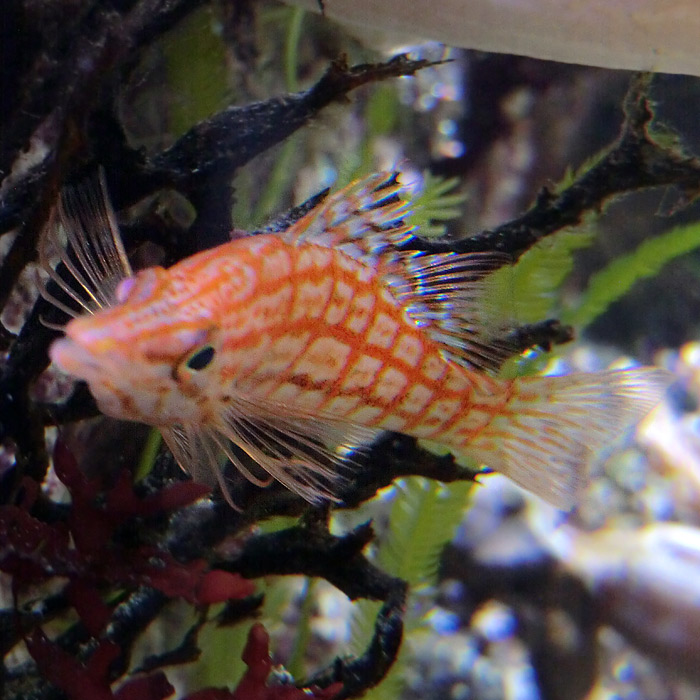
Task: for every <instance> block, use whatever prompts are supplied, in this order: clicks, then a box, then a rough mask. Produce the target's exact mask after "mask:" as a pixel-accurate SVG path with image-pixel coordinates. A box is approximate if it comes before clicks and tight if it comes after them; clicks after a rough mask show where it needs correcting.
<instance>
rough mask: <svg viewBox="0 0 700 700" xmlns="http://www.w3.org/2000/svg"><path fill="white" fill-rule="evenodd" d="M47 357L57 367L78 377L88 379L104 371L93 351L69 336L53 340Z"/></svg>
mask: <svg viewBox="0 0 700 700" xmlns="http://www.w3.org/2000/svg"><path fill="white" fill-rule="evenodd" d="M49 357H50V358H51V361H52V362H53V363H54V364H55V365H56V366H57V367H59V368H60V369H62V370H63V371H64V372H67V373H68V374H70V375H72V376H74V377H77V378H78V379H84V380H86V381H89V380H90V379H91V378H93V377H95V376H96V375H99V374H100V373H102V372H104V367H103V366H102V365H101V364H100V363H99V362H98V361H97V359H96V357H95V356H94V355H93V353H92V352H90V351H89V350H88V349H87V348H85V347H83V346H82V345H79V344H78V343H76V342H75V341H74V340H71V339H70V338H59V339H58V340H54V342H53V343H52V344H51V347H50V348H49Z"/></svg>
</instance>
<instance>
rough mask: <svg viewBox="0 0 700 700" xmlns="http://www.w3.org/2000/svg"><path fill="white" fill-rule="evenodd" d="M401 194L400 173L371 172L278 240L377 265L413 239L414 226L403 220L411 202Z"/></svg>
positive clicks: (320, 206)
mask: <svg viewBox="0 0 700 700" xmlns="http://www.w3.org/2000/svg"><path fill="white" fill-rule="evenodd" d="M405 190H406V188H405V186H404V185H401V184H400V183H399V181H398V173H391V172H379V173H375V174H374V175H370V176H369V177H367V178H365V179H364V180H358V181H356V182H353V183H352V184H350V185H348V186H347V187H345V188H343V189H342V190H339V191H338V192H336V193H334V194H333V195H331V196H330V197H329V198H328V199H327V200H326V201H325V202H323V203H322V204H321V205H319V206H318V207H315V208H314V209H312V210H311V211H310V212H309V213H308V214H306V216H303V217H302V218H301V219H299V220H298V221H296V222H295V223H294V224H293V225H292V226H290V227H289V228H288V229H287V230H286V231H284V232H283V233H281V234H280V236H281V238H283V239H284V240H285V241H287V242H288V243H293V244H294V245H300V244H303V243H311V244H315V245H322V246H325V247H328V248H337V249H339V250H342V251H343V252H344V253H346V254H347V255H349V256H351V257H353V258H355V259H358V260H362V261H364V262H367V263H368V264H376V262H377V260H378V258H379V257H380V256H381V255H382V254H385V253H387V252H391V251H392V250H393V249H395V248H397V247H398V246H400V245H401V244H402V243H405V242H406V241H408V240H409V239H410V238H411V237H412V235H413V227H412V226H408V225H407V224H406V223H405V222H404V219H405V218H406V216H407V215H408V214H409V212H410V209H411V203H410V202H409V201H408V200H407V199H402V198H401V197H400V194H401V193H402V192H405Z"/></svg>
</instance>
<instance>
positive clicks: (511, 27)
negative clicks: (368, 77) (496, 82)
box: [288, 0, 700, 75]
mask: <svg viewBox="0 0 700 700" xmlns="http://www.w3.org/2000/svg"><path fill="white" fill-rule="evenodd" d="M288 1H289V2H293V3H294V4H297V5H300V6H302V7H305V8H307V9H310V10H316V11H318V10H319V4H318V2H317V0H288ZM324 6H325V12H326V15H327V16H328V17H330V18H333V19H336V20H339V21H342V22H345V23H347V24H350V25H355V26H360V27H364V28H365V30H364V33H365V34H366V32H367V28H372V29H380V30H382V31H383V32H387V33H389V34H390V35H394V36H395V37H396V38H397V40H399V39H400V38H403V39H405V38H407V37H413V38H416V37H420V38H423V39H434V40H437V41H441V42H443V43H445V44H449V45H451V46H462V47H467V48H473V49H481V50H483V51H496V52H500V53H512V54H522V55H524V56H533V57H535V58H545V59H550V60H553V61H563V62H566V63H581V64H584V65H591V66H604V67H606V68H627V69H633V70H651V71H658V72H661V73H687V74H690V75H700V51H699V50H698V42H699V41H700V0H325V1H324Z"/></svg>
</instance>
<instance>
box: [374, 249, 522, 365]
mask: <svg viewBox="0 0 700 700" xmlns="http://www.w3.org/2000/svg"><path fill="white" fill-rule="evenodd" d="M509 262H510V258H509V257H508V256H507V255H504V254H501V253H464V254H458V253H439V254H435V255H423V254H409V253H403V254H401V255H400V256H399V258H398V260H396V261H395V262H392V263H390V265H389V269H388V271H387V274H386V275H385V279H386V280H387V282H388V284H389V286H390V288H391V291H392V293H393V294H394V295H395V296H396V298H397V299H398V300H399V301H400V302H401V303H402V304H403V305H404V308H405V309H406V311H407V313H408V314H409V315H410V316H411V317H412V318H413V319H414V320H415V321H416V323H418V324H419V325H420V326H422V327H423V328H424V329H425V330H426V332H427V333H429V335H430V336H431V337H432V339H433V340H434V341H435V342H437V343H439V344H440V345H441V346H442V351H443V353H444V354H445V355H446V356H448V357H450V359H452V360H455V361H456V362H459V363H460V364H463V365H465V366H467V367H469V368H475V369H480V370H489V369H496V368H498V367H499V366H500V365H501V364H502V363H503V361H504V360H505V359H507V358H508V357H509V356H510V355H512V354H513V348H512V347H511V346H510V345H509V344H508V343H506V342H505V341H504V340H502V338H503V337H504V335H505V334H504V329H502V328H500V327H494V324H493V320H492V319H493V317H494V314H493V312H492V311H491V304H490V303H489V300H488V298H487V290H488V288H487V286H486V284H485V279H486V277H487V276H488V275H489V273H491V272H493V271H495V270H498V269H499V268H501V267H503V266H504V265H507V264H508V263H509Z"/></svg>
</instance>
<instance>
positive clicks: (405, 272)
mask: <svg viewBox="0 0 700 700" xmlns="http://www.w3.org/2000/svg"><path fill="white" fill-rule="evenodd" d="M411 207H412V204H411V199H410V195H409V194H408V191H407V187H406V185H404V184H402V183H401V181H400V178H399V176H398V175H397V174H396V173H392V172H379V173H375V174H372V175H370V176H368V177H366V178H364V179H362V180H360V181H357V182H354V183H352V184H351V185H349V186H347V187H345V188H344V189H341V190H340V191H338V192H336V193H335V194H332V195H330V196H329V197H328V198H327V199H326V200H325V201H324V202H322V203H321V204H319V205H317V206H316V207H315V208H313V209H311V211H309V212H308V213H306V214H305V215H304V216H303V217H301V218H300V219H299V220H297V221H296V222H295V223H293V224H292V225H290V226H289V227H288V228H287V229H286V230H284V231H280V232H261V233H257V234H255V235H246V236H240V237H237V238H235V239H233V240H230V241H229V242H226V243H223V244H221V245H219V246H217V247H214V248H211V249H209V250H204V251H202V252H199V253H196V254H194V255H192V256H191V257H188V258H186V259H183V260H181V261H180V262H177V263H176V264H174V265H172V266H171V267H169V268H167V269H165V268H163V267H160V266H155V267H150V268H146V269H142V270H139V271H137V272H134V271H132V269H131V266H130V264H129V261H128V258H127V255H126V253H125V250H124V245H123V243H122V241H121V237H120V233H119V229H118V225H117V219H116V216H115V213H114V211H113V209H112V206H111V204H110V201H109V196H108V193H107V189H106V185H105V184H104V178H103V177H101V179H100V184H99V185H95V186H93V187H89V188H87V189H84V190H83V191H81V190H80V188H78V189H75V188H74V189H68V190H66V191H65V192H64V194H63V195H62V196H61V198H60V201H59V204H58V206H57V209H56V212H55V214H54V216H53V218H52V224H51V225H50V226H49V227H48V228H47V233H46V235H45V236H44V237H43V239H42V242H41V244H40V256H39V257H40V263H41V266H42V267H43V268H44V269H45V270H46V273H47V274H48V277H49V278H50V279H51V280H53V282H54V283H55V285H56V286H55V287H53V288H51V287H50V285H48V284H44V285H43V294H44V296H45V297H46V298H47V299H48V300H50V301H51V302H52V303H54V304H55V305H57V306H58V307H59V308H61V309H62V310H63V311H64V312H66V313H67V314H69V315H70V316H71V319H70V320H69V321H68V322H67V323H66V324H65V325H64V326H62V327H61V330H62V331H63V337H61V338H59V339H57V340H55V341H53V343H52V345H51V346H50V349H49V355H50V358H51V360H52V362H53V363H54V365H55V366H57V367H58V368H60V369H61V370H63V371H64V372H67V373H68V374H69V375H71V376H72V377H74V378H75V379H77V380H82V381H85V382H87V384H88V386H89V388H90V391H91V393H92V394H93V396H94V398H95V399H96V402H97V405H98V407H99V408H100V410H101V411H102V412H103V413H104V414H106V415H108V416H112V417H114V418H118V419H123V420H130V421H138V422H142V423H146V424H149V425H151V426H155V427H157V428H159V429H160V430H161V432H162V434H163V438H164V440H165V442H166V444H167V445H168V447H169V448H170V450H171V451H172V453H173V455H174V457H175V459H176V460H177V462H178V463H179V464H180V466H181V467H182V468H183V469H185V470H187V471H188V472H190V473H191V474H192V476H193V478H194V479H195V480H205V481H208V480H213V481H214V482H215V483H219V485H220V486H221V488H222V491H223V493H224V495H225V496H226V498H227V499H229V502H231V503H232V504H233V501H232V496H231V494H229V492H228V488H227V483H226V481H225V478H224V477H223V465H225V463H226V462H227V461H228V462H231V463H232V464H233V465H234V466H235V467H236V468H237V469H238V470H239V471H240V472H241V473H242V474H244V475H245V476H246V477H247V478H248V479H249V480H250V481H252V482H253V483H255V484H258V485H260V486H264V485H266V484H268V483H269V482H270V481H271V480H272V479H276V480H277V481H279V482H281V483H282V484H283V485H284V486H286V487H287V488H289V489H290V490H291V491H293V492H295V493H296V494H298V495H300V496H301V497H303V498H304V499H306V500H307V501H309V502H311V503H318V502H320V501H323V500H325V499H329V500H338V495H337V494H338V491H339V489H340V486H342V484H343V483H344V480H347V479H351V478H352V469H353V464H354V457H355V456H356V455H357V454H358V453H361V452H362V451H363V450H366V449H367V447H368V446H369V445H371V444H372V442H373V441H375V440H376V439H377V437H378V436H379V435H381V434H382V433H383V432H385V431H396V432H400V433H404V434H406V435H409V436H413V437H414V438H418V439H428V440H431V441H433V442H438V443H441V444H442V445H444V446H446V447H447V448H449V449H450V450H451V451H452V452H453V453H454V454H458V455H460V456H466V457H468V458H471V459H472V460H475V461H476V462H477V463H479V464H482V465H486V466H487V467H488V468H490V469H492V470H495V471H498V472H501V473H502V474H504V475H506V476H507V477H509V478H510V479H512V480H513V481H515V482H516V483H517V484H519V485H520V486H522V487H524V488H525V489H527V490H529V491H531V492H533V493H534V494H536V495H538V496H540V497H541V498H543V499H544V500H546V501H548V502H550V503H552V504H553V505H555V506H557V507H558V508H562V509H570V508H571V507H573V506H574V505H575V503H576V501H577V499H578V498H579V496H580V493H581V489H582V488H583V487H584V486H585V484H586V482H587V479H588V471H589V465H590V462H591V459H592V458H593V457H594V456H595V455H596V454H597V453H598V452H599V451H600V450H601V449H602V448H603V447H605V446H606V445H608V444H609V443H610V442H611V441H613V440H614V439H615V438H616V437H617V436H618V435H619V434H620V433H621V432H623V431H624V430H626V429H627V428H629V427H630V426H631V425H633V424H634V423H636V422H637V421H638V420H640V419H641V418H642V417H643V416H644V415H646V414H647V413H648V412H649V411H650V410H651V409H652V408H653V407H654V406H655V405H656V404H657V403H658V402H659V401H660V400H661V398H662V396H663V393H664V391H665V389H666V387H667V386H668V384H669V381H670V380H669V375H668V373H666V372H665V371H664V370H661V369H658V368H653V367H641V368H634V369H625V370H605V371H600V372H593V373H579V374H571V375H567V376H533V377H522V378H516V379H504V378H500V377H498V376H496V374H495V372H494V371H493V370H494V368H495V367H498V365H499V364H500V362H501V361H502V359H503V357H504V347H503V346H502V344H501V343H500V341H498V339H497V338H495V337H494V329H493V327H492V325H491V323H490V322H489V320H488V314H487V313H485V312H484V309H485V308H486V306H487V305H488V300H487V298H486V297H487V289H488V287H487V284H486V280H487V278H488V275H489V273H490V272H492V271H494V270H495V269H498V268H500V267H502V265H503V264H504V262H505V261H504V258H503V255H502V254H498V253H469V254H458V253H454V252H444V253H430V254H424V253H419V252H416V251H411V250H409V249H408V248H409V247H410V242H411V240H412V239H413V238H414V237H415V236H416V235H418V233H419V232H418V231H417V230H416V229H415V228H414V227H412V226H410V225H409V224H408V223H407V221H408V217H409V213H410V211H411ZM64 239H65V240H64ZM56 261H58V262H60V263H62V265H61V267H60V268H59V267H57V266H56V265H55V264H54V263H55V262H56ZM61 270H62V271H61ZM60 290H62V291H60ZM59 292H60V293H59ZM59 296H61V298H59ZM76 307H77V308H76ZM496 335H497V334H496ZM506 350H507V349H506ZM506 354H507V353H506Z"/></svg>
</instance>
